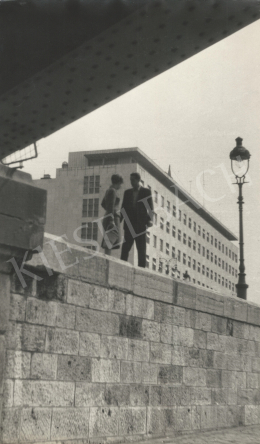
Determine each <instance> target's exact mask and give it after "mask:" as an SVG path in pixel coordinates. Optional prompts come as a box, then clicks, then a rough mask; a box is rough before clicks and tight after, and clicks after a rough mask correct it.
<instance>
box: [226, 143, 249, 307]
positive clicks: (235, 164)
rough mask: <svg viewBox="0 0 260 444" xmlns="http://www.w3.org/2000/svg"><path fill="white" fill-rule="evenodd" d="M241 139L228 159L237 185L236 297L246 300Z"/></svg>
mask: <svg viewBox="0 0 260 444" xmlns="http://www.w3.org/2000/svg"><path fill="white" fill-rule="evenodd" d="M242 141H243V139H241V137H237V138H236V143H237V146H236V147H235V148H234V149H233V150H232V151H231V153H230V155H229V157H230V159H231V169H232V172H233V173H234V175H235V178H236V183H237V185H238V190H239V194H238V202H237V203H238V208H239V253H240V257H239V274H238V283H237V284H236V288H237V297H238V298H241V299H246V292H247V289H248V285H247V284H246V274H245V263H244V234H243V203H244V201H243V196H242V186H243V184H244V183H247V182H245V177H246V173H247V172H248V169H249V159H250V153H249V151H248V150H247V149H246V148H244V147H243V146H242Z"/></svg>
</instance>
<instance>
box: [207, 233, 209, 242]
mask: <svg viewBox="0 0 260 444" xmlns="http://www.w3.org/2000/svg"><path fill="white" fill-rule="evenodd" d="M207 242H209V233H207Z"/></svg>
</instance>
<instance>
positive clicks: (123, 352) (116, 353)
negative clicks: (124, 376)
mask: <svg viewBox="0 0 260 444" xmlns="http://www.w3.org/2000/svg"><path fill="white" fill-rule="evenodd" d="M127 352H128V339H127V338H119V337H115V336H101V342H100V357H101V358H108V359H127Z"/></svg>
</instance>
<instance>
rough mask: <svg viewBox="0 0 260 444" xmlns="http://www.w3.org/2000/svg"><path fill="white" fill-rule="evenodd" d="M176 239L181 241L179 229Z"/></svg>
mask: <svg viewBox="0 0 260 444" xmlns="http://www.w3.org/2000/svg"><path fill="white" fill-rule="evenodd" d="M178 240H179V241H181V230H178Z"/></svg>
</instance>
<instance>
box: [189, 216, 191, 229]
mask: <svg viewBox="0 0 260 444" xmlns="http://www.w3.org/2000/svg"><path fill="white" fill-rule="evenodd" d="M189 228H191V218H190V217H189Z"/></svg>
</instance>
